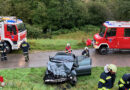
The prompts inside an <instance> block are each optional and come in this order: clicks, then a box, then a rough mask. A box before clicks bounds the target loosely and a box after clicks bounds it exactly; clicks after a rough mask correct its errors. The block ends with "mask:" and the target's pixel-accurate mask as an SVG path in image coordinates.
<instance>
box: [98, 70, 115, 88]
mask: <svg viewBox="0 0 130 90" xmlns="http://www.w3.org/2000/svg"><path fill="white" fill-rule="evenodd" d="M115 78H116V76H115V74H113V75H112V74H110V73H105V72H103V73H102V74H101V75H100V79H99V83H98V90H110V89H111V88H112V87H113V85H114V82H115Z"/></svg>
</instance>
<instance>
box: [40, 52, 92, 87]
mask: <svg viewBox="0 0 130 90" xmlns="http://www.w3.org/2000/svg"><path fill="white" fill-rule="evenodd" d="M91 65H92V60H91V58H90V57H86V56H75V55H74V54H67V53H64V52H58V53H56V55H55V56H54V57H49V62H48V65H47V70H46V73H45V76H44V78H43V80H44V82H45V83H46V84H49V83H50V84H57V83H64V82H70V84H71V85H75V84H76V82H77V77H76V76H79V75H91Z"/></svg>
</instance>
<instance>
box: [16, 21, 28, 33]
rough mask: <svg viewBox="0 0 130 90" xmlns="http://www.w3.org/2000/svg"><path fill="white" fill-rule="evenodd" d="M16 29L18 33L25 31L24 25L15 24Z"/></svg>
mask: <svg viewBox="0 0 130 90" xmlns="http://www.w3.org/2000/svg"><path fill="white" fill-rule="evenodd" d="M17 28H18V31H19V32H22V31H24V30H26V28H25V24H24V23H19V24H17Z"/></svg>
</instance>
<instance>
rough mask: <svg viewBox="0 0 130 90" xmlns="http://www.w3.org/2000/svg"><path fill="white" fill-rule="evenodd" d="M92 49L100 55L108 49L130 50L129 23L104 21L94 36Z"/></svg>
mask: <svg viewBox="0 0 130 90" xmlns="http://www.w3.org/2000/svg"><path fill="white" fill-rule="evenodd" d="M93 47H94V48H95V49H96V51H97V52H99V53H100V54H102V55H105V54H107V52H108V50H109V49H130V21H106V22H104V23H103V26H102V27H101V29H100V32H99V33H97V34H95V35H94V40H93Z"/></svg>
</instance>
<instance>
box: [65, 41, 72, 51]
mask: <svg viewBox="0 0 130 90" xmlns="http://www.w3.org/2000/svg"><path fill="white" fill-rule="evenodd" d="M65 50H66V53H71V52H72V49H71V46H70V43H67V46H66V47H65Z"/></svg>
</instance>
